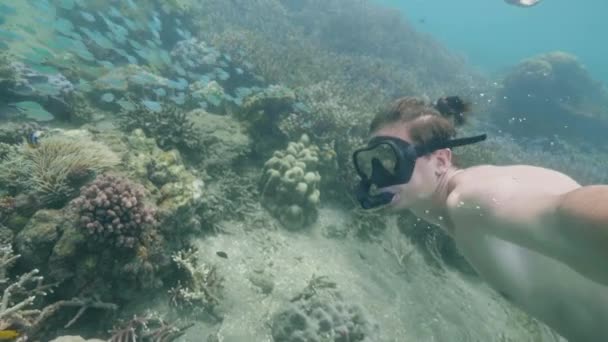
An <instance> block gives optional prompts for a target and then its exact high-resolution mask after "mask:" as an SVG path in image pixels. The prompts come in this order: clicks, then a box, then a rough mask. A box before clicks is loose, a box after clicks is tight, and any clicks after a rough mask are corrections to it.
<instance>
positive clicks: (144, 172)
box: [121, 129, 205, 238]
mask: <svg viewBox="0 0 608 342" xmlns="http://www.w3.org/2000/svg"><path fill="white" fill-rule="evenodd" d="M121 149H122V150H124V151H125V157H124V162H125V163H124V166H125V167H126V172H128V173H129V174H131V175H132V177H133V178H134V179H138V180H140V181H141V182H144V183H145V182H149V183H150V185H149V186H147V187H148V188H150V189H151V190H152V191H153V192H156V193H158V194H159V198H158V199H157V206H158V210H159V212H158V214H159V221H161V224H160V228H161V229H162V230H164V231H166V232H167V235H169V236H170V237H172V238H185V236H182V234H186V233H188V232H198V231H200V229H201V225H202V223H201V221H200V218H199V216H198V212H199V209H200V207H201V205H202V201H203V195H204V185H205V184H204V182H203V181H202V179H201V178H200V177H199V176H198V175H197V174H195V173H193V171H192V170H189V169H187V168H186V167H185V166H184V164H183V161H182V158H181V155H180V153H179V152H178V151H177V150H170V151H163V150H161V149H159V148H158V147H157V144H156V142H155V140H154V139H152V138H147V137H146V135H145V134H144V132H143V131H142V130H140V129H136V130H134V131H133V132H131V134H130V135H129V136H128V137H127V139H126V146H122V147H121ZM176 232H179V234H175V233H176Z"/></svg>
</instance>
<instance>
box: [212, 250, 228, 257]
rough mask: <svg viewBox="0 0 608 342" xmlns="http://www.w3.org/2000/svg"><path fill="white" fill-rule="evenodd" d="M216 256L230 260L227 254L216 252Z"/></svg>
mask: <svg viewBox="0 0 608 342" xmlns="http://www.w3.org/2000/svg"><path fill="white" fill-rule="evenodd" d="M215 254H217V256H219V257H220V258H224V259H228V254H226V252H222V251H217V252H215Z"/></svg>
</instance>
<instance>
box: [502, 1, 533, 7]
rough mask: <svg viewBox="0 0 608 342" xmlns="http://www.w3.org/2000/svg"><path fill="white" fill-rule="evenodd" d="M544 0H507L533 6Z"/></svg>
mask: <svg viewBox="0 0 608 342" xmlns="http://www.w3.org/2000/svg"><path fill="white" fill-rule="evenodd" d="M541 1H542V0H505V2H506V3H508V4H509V5H513V6H519V7H532V6H536V5H538V4H539V3H540V2H541Z"/></svg>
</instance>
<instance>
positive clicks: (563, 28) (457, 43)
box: [378, 0, 608, 82]
mask: <svg viewBox="0 0 608 342" xmlns="http://www.w3.org/2000/svg"><path fill="white" fill-rule="evenodd" d="M378 2H379V3H382V4H385V5H387V6H391V7H395V8H398V9H400V10H401V11H402V12H403V14H404V16H406V17H407V18H408V19H409V20H410V21H411V23H412V25H414V26H415V27H416V28H417V29H419V30H420V31H422V32H428V33H430V34H431V35H433V36H434V37H435V38H436V39H438V40H440V41H441V42H442V43H443V44H445V45H446V46H449V47H450V48H451V49H452V50H453V51H457V52H460V53H462V54H464V55H466V56H467V58H468V59H469V60H470V62H471V63H473V64H474V65H476V66H478V67H480V68H482V69H484V70H487V71H488V72H499V71H502V70H504V69H505V68H508V67H509V66H511V65H512V64H513V63H516V62H517V61H519V60H521V59H523V58H526V57H528V56H530V55H535V54H539V53H542V52H545V51H551V50H562V51H567V52H570V53H572V54H574V55H576V56H578V57H579V58H580V60H581V62H582V63H583V64H585V65H586V66H587V67H588V68H589V70H591V72H593V74H594V75H596V77H597V78H598V79H601V80H603V81H604V82H606V81H608V67H606V63H605V58H604V56H606V54H607V53H608V46H607V45H606V44H604V43H602V42H603V41H604V40H605V39H606V30H607V29H608V26H607V24H606V20H605V15H604V13H606V12H607V11H608V3H606V2H605V1H601V0H590V1H585V2H584V3H573V2H572V1H568V0H545V1H542V2H541V3H540V4H539V5H537V6H535V7H531V8H520V7H515V6H506V4H505V3H504V2H503V1H484V0H464V1H441V0H436V1H424V0H414V1H399V0H378Z"/></svg>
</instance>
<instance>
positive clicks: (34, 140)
mask: <svg viewBox="0 0 608 342" xmlns="http://www.w3.org/2000/svg"><path fill="white" fill-rule="evenodd" d="M42 134H44V132H43V131H40V130H37V131H33V132H32V133H30V134H28V135H27V137H26V141H27V144H28V145H29V146H30V147H32V148H35V147H37V146H38V145H39V144H40V137H42Z"/></svg>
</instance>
